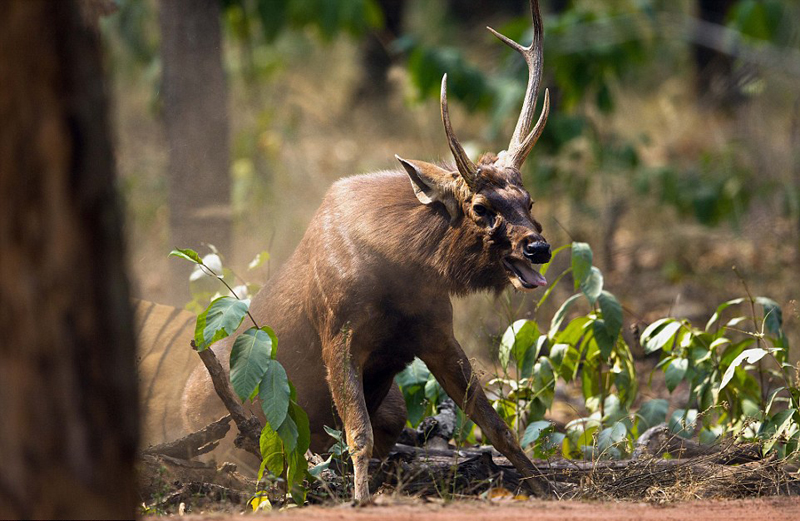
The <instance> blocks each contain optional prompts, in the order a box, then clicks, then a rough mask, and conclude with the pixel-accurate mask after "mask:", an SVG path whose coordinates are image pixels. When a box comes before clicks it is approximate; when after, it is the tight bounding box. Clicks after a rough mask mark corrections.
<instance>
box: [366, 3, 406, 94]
mask: <svg viewBox="0 0 800 521" xmlns="http://www.w3.org/2000/svg"><path fill="white" fill-rule="evenodd" d="M378 4H379V5H380V7H381V11H382V12H383V17H384V26H383V29H381V30H380V31H371V32H370V33H368V34H367V35H366V36H365V37H364V41H363V42H362V44H361V47H362V50H361V66H362V72H361V75H362V77H361V81H360V84H359V86H358V88H357V89H356V92H355V96H354V97H353V102H354V103H360V102H362V101H363V98H364V97H368V98H385V97H386V95H387V93H388V91H389V83H388V79H389V78H388V73H389V68H390V67H391V66H392V56H391V55H390V54H389V51H388V49H387V47H388V46H389V44H390V43H391V42H392V41H394V40H395V39H396V38H398V37H400V35H401V34H402V32H403V12H404V11H405V4H406V0H378Z"/></svg>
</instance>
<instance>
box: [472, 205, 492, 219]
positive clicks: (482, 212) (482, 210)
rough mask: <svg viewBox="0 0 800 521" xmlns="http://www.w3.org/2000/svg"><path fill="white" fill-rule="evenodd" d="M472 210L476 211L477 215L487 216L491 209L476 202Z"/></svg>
mask: <svg viewBox="0 0 800 521" xmlns="http://www.w3.org/2000/svg"><path fill="white" fill-rule="evenodd" d="M472 211H473V212H475V215H477V216H478V217H485V216H487V215H489V209H488V208H486V207H485V206H483V205H482V204H476V205H475V206H473V207H472Z"/></svg>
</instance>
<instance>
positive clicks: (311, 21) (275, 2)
mask: <svg viewBox="0 0 800 521" xmlns="http://www.w3.org/2000/svg"><path fill="white" fill-rule="evenodd" d="M221 2H222V5H223V6H224V8H225V9H226V10H227V9H238V10H240V11H241V13H242V14H243V17H244V19H245V20H247V23H252V20H253V19H254V18H257V19H258V21H259V22H260V27H261V31H262V32H263V35H264V38H265V40H266V41H267V42H272V41H274V40H275V38H277V37H278V36H279V35H280V34H281V33H282V32H283V31H285V30H287V29H294V30H297V29H303V28H306V27H314V28H316V29H317V30H318V31H319V34H320V35H321V36H322V37H323V38H324V39H327V40H330V39H332V38H333V37H335V36H336V35H337V34H338V33H339V32H345V33H348V34H350V35H352V36H361V35H362V34H363V33H364V32H365V31H367V30H368V29H374V28H376V27H380V26H382V25H383V12H382V11H381V8H380V6H379V5H378V4H377V2H375V0H221ZM239 29H240V30H239V31H237V32H235V33H234V34H236V35H237V36H240V37H247V36H248V35H249V34H251V33H250V31H249V30H248V29H244V30H242V29H243V28H242V27H241V26H240V27H239Z"/></svg>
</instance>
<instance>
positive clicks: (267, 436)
mask: <svg viewBox="0 0 800 521" xmlns="http://www.w3.org/2000/svg"><path fill="white" fill-rule="evenodd" d="M259 448H260V449H261V469H260V470H259V473H258V478H259V479H261V477H262V474H263V473H264V468H265V467H266V468H267V469H269V471H270V472H272V473H273V474H274V475H276V476H280V475H281V474H282V473H283V443H282V442H281V437H280V436H279V435H278V433H277V432H275V431H274V430H272V428H271V427H270V426H269V425H265V426H264V428H263V429H262V430H261V438H260V439H259Z"/></svg>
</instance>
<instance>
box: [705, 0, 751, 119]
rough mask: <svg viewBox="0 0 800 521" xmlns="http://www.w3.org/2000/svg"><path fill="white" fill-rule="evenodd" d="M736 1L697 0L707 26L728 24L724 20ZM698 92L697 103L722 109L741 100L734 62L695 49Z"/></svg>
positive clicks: (725, 55)
mask: <svg viewBox="0 0 800 521" xmlns="http://www.w3.org/2000/svg"><path fill="white" fill-rule="evenodd" d="M734 4H735V0H697V10H698V13H697V14H698V16H699V17H700V19H701V20H703V21H705V22H711V23H714V24H718V25H724V24H725V17H726V16H727V13H728V11H729V10H730V8H731V7H732V6H733V5H734ZM694 63H695V68H696V71H695V89H696V91H697V96H698V99H699V100H701V101H702V102H704V103H707V102H712V104H719V105H722V106H726V105H734V104H736V103H737V102H739V101H741V100H742V97H741V93H740V92H739V89H738V86H737V85H736V78H735V77H734V74H733V58H731V57H730V56H729V55H727V54H724V53H721V52H719V51H716V50H714V49H710V48H708V47H704V46H702V45H695V46H694Z"/></svg>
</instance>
